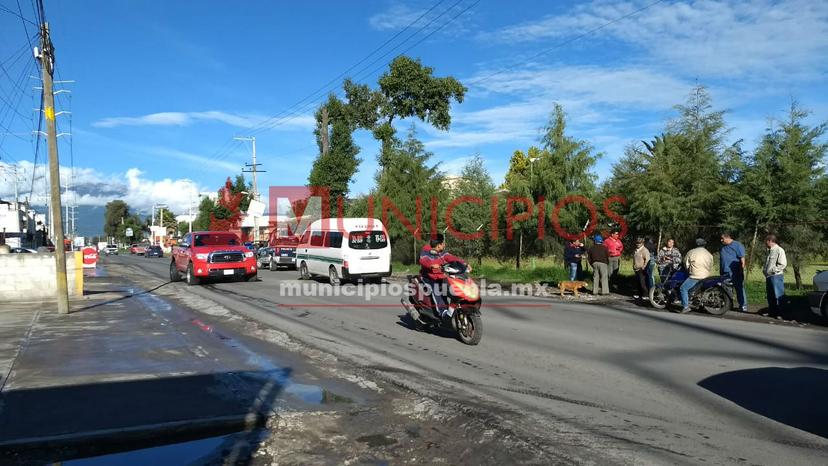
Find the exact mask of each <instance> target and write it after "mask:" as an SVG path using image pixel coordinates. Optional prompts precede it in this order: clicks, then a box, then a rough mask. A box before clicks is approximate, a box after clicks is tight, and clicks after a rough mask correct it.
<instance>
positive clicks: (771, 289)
mask: <svg viewBox="0 0 828 466" xmlns="http://www.w3.org/2000/svg"><path fill="white" fill-rule="evenodd" d="M765 293H766V294H767V296H768V313H769V314H771V315H778V314H779V313H780V312H782V304H783V303H784V300H785V276H784V275H782V274H779V275H771V276H770V277H767V278H765Z"/></svg>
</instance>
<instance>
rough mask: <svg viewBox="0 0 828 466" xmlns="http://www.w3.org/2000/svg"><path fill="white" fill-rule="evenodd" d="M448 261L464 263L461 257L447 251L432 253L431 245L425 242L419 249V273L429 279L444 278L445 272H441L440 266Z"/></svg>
mask: <svg viewBox="0 0 828 466" xmlns="http://www.w3.org/2000/svg"><path fill="white" fill-rule="evenodd" d="M449 262H460V263H461V264H463V265H465V264H466V262H465V261H464V260H463V259H460V258H459V257H457V256H454V255H451V254H449V253H447V252H440V253H432V252H431V246H430V245H428V244H426V245H425V246H423V249H422V251H420V275H422V276H424V277H428V278H430V279H431V280H445V279H446V274H445V273H443V268H442V266H443V264H447V263H449Z"/></svg>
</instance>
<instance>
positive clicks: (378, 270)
mask: <svg viewBox="0 0 828 466" xmlns="http://www.w3.org/2000/svg"><path fill="white" fill-rule="evenodd" d="M296 267H297V268H298V269H299V275H300V277H301V278H303V279H308V278H310V277H311V276H312V275H321V276H327V277H328V278H329V279H330V281H331V284H334V285H337V284H339V283H340V281H341V280H357V279H360V278H364V279H371V280H375V281H379V280H382V277H388V276H391V242H390V240H389V238H388V231H387V230H386V229H385V226H384V225H383V224H382V222H381V221H379V220H377V219H369V218H342V219H336V218H328V219H323V220H316V221H315V222H313V223H312V224H311V225H310V227H308V229H307V230H305V232H304V233H303V234H302V237H301V239H300V240H299V245H298V246H297V248H296Z"/></svg>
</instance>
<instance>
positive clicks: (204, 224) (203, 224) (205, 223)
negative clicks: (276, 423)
mask: <svg viewBox="0 0 828 466" xmlns="http://www.w3.org/2000/svg"><path fill="white" fill-rule="evenodd" d="M215 208H216V203H215V202H213V200H212V199H210V198H209V197H207V196H204V197H203V198H201V202H200V203H199V204H198V213H197V215H196V218H195V220H193V231H205V230H209V229H210V216H211V215H212V214H213V211H214V210H215Z"/></svg>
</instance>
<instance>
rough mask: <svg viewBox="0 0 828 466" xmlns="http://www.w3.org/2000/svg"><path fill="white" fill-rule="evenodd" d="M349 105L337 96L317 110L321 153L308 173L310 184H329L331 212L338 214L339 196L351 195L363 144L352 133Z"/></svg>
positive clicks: (317, 132)
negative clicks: (358, 144)
mask: <svg viewBox="0 0 828 466" xmlns="http://www.w3.org/2000/svg"><path fill="white" fill-rule="evenodd" d="M349 113H350V112H349V110H348V108H347V106H346V105H345V104H344V103H343V102H342V101H340V100H339V99H338V98H336V96H334V95H331V96H329V97H328V101H327V102H326V103H325V104H323V105H322V106H321V107H320V108H319V110H318V111H317V112H316V123H317V125H316V130H315V131H314V133H315V134H316V141H317V144H318V146H319V155H318V156H317V158H316V160H315V161H314V162H313V168H312V169H311V172H310V175H308V185H309V186H317V187H325V188H327V189H328V190H329V192H330V198H331V203H330V207H331V213H332V214H334V215H335V214H336V209H337V198H338V197H339V196H342V197H343V198H344V197H345V196H347V194H348V191H349V185H350V183H351V178H353V176H354V174H355V173H356V171H357V167H358V166H359V163H360V159H359V158H357V154H359V147H358V146H357V145H356V144H354V141H353V138H352V137H351V134H352V133H353V131H354V129H355V125H354V124H353V123H352V121H351V117H350V116H349Z"/></svg>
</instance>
